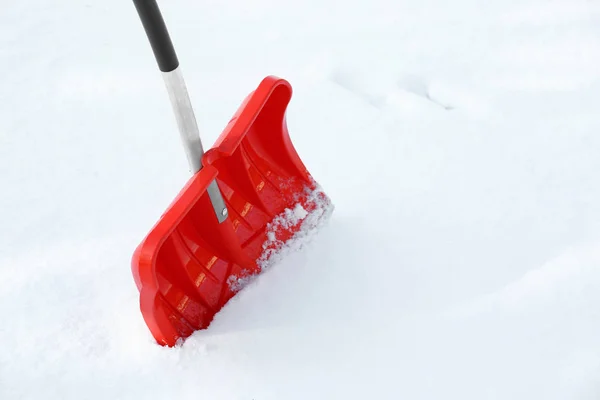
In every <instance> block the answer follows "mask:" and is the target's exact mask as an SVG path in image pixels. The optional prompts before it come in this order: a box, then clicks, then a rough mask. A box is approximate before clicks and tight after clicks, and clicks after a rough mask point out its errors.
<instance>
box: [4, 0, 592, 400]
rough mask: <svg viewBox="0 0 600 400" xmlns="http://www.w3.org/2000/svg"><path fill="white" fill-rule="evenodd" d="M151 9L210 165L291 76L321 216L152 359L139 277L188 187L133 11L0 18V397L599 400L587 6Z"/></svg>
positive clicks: (51, 11)
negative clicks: (244, 118) (261, 99)
mask: <svg viewBox="0 0 600 400" xmlns="http://www.w3.org/2000/svg"><path fill="white" fill-rule="evenodd" d="M159 5H160V6H161V8H162V10H163V14H164V17H165V20H166V23H167V26H168V27H169V29H170V32H171V36H172V39H173V43H174V45H175V48H176V50H177V52H178V56H179V59H180V62H181V68H182V72H183V75H184V77H185V78H186V81H187V83H188V89H189V93H190V96H191V99H192V103H193V105H194V110H195V112H196V115H197V118H198V125H199V127H200V131H201V136H202V140H203V143H204V144H205V147H207V148H208V147H209V146H210V145H211V144H212V143H214V141H215V140H216V139H217V138H218V136H219V135H220V133H221V131H222V129H223V128H224V127H225V126H226V125H227V122H228V121H229V119H230V118H231V117H232V115H233V114H234V112H235V110H236V109H237V107H238V106H239V104H240V102H241V101H242V100H243V99H244V98H245V97H246V96H247V95H248V93H249V92H250V91H252V90H253V89H254V88H255V87H256V85H258V83H259V82H260V80H261V79H262V78H263V77H264V76H265V75H268V74H274V75H278V76H280V77H283V78H286V79H288V80H289V81H290V83H291V84H292V86H293V88H294V95H293V98H292V101H291V103H290V105H289V108H288V111H287V124H288V128H289V132H290V136H291V139H292V142H293V144H294V146H295V148H296V150H297V152H298V154H299V155H300V157H301V158H302V161H303V162H304V164H305V165H306V166H307V168H308V170H309V171H310V173H311V174H312V176H314V178H315V179H316V180H317V181H318V182H319V184H321V185H322V187H323V188H324V190H325V192H326V194H327V195H328V196H329V198H330V199H331V201H332V202H333V203H334V204H335V212H334V213H332V214H330V215H329V216H328V218H324V219H323V220H319V221H314V222H318V223H319V224H320V223H321V222H322V221H325V220H326V221H327V223H323V224H320V225H319V224H317V225H318V226H317V227H316V228H317V229H314V230H309V231H310V232H311V233H310V235H307V236H306V237H302V236H299V237H298V240H296V241H294V242H293V246H292V247H290V248H287V247H286V248H281V249H280V251H279V252H278V253H277V254H279V255H280V257H271V258H265V260H264V261H265V263H264V265H265V266H266V267H268V268H265V270H264V273H262V274H261V275H260V276H259V277H258V278H256V279H253V280H252V281H251V282H249V283H248V284H247V285H246V286H245V287H244V288H243V290H240V291H239V293H237V295H236V296H235V297H234V298H233V299H232V300H231V301H230V302H229V303H228V304H227V306H226V307H224V308H223V310H222V311H221V312H220V313H218V314H217V315H216V317H215V319H214V321H213V323H212V324H211V326H210V327H209V328H208V329H206V330H203V331H199V332H196V333H194V334H193V335H192V336H191V337H189V338H188V339H187V340H186V341H185V342H184V343H183V344H182V345H181V346H177V347H175V348H164V347H160V346H158V345H157V344H156V343H155V342H154V341H153V339H152V337H151V335H150V333H149V331H148V329H147V327H146V326H145V324H144V322H143V319H142V316H141V314H140V312H139V297H138V292H137V289H136V287H135V284H134V282H133V277H132V275H131V270H130V260H131V256H132V252H133V250H134V249H135V247H136V246H137V245H138V243H139V242H140V240H141V239H142V238H143V237H144V236H145V235H146V233H147V232H148V230H149V229H150V228H151V226H152V225H153V224H154V223H155V221H156V220H157V219H158V218H159V217H160V215H161V213H162V212H163V211H164V209H165V208H166V207H167V205H168V204H170V203H171V201H172V200H173V198H174V196H175V195H176V194H177V193H178V192H179V190H180V189H181V188H182V187H183V185H184V184H185V182H186V181H187V180H188V179H189V173H188V167H187V160H186V158H185V153H184V152H183V149H182V147H181V144H180V142H179V134H178V133H177V127H176V122H175V119H174V117H173V114H172V111H171V107H170V104H169V100H168V95H167V93H166V90H165V88H164V85H163V82H162V78H161V76H160V73H159V71H158V68H157V67H156V64H155V61H154V59H153V55H152V51H151V49H150V46H149V45H148V43H147V40H146V37H145V34H144V31H143V29H142V26H141V24H140V22H139V20H138V17H137V14H136V12H135V8H134V6H133V4H132V3H131V2H128V1H117V0H104V1H95V2H92V1H75V0H59V1H47V0H44V1H42V0H19V1H5V2H3V4H2V7H0V227H1V228H2V229H0V320H1V321H2V323H1V324H0V399H2V400H13V399H26V400H29V399H31V400H33V399H35V400H38V399H57V400H58V399H61V400H62V399H65V400H70V399H77V400H81V399H90V400H100V399H103V400H104V399H111V400H120V399H145V400H150V399H160V400H164V399H176V400H187V399H200V398H202V399H211V400H220V399H226V400H238V399H239V400H251V399H254V400H294V399H315V400H316V399H348V400H350V399H361V400H362V399H390V400H392V399H393V400H396V399H406V400H433V399H435V400H454V399H456V400H483V399H485V400H509V399H510V400H531V399H543V400H565V399H569V400H598V399H599V398H600V341H599V338H600V183H599V182H600V180H599V178H598V176H599V175H598V174H599V171H600V135H599V134H598V132H600V113H599V112H598V105H599V104H600V46H599V45H598V44H599V43H600V3H599V2H598V1H596V0H592V1H588V0H518V1H517V0H489V1H475V0H455V1H443V0H418V1H417V0H394V1H391V0H371V1H349V2H348V1H345V2H340V1H335V0H318V1H317V0H305V1H295V2H282V1H275V0H254V1H241V0H233V1H227V2H224V1H210V0H198V1H191V0H178V1H166V0H165V1H159ZM323 211H324V214H323V216H325V215H326V214H327V210H323ZM296 212H299V214H297V213H296ZM299 215H302V210H300V209H297V210H290V211H289V215H288V217H292V218H291V221H292V222H293V221H294V220H295V218H296V217H297V216H299ZM316 215H317V216H318V214H316ZM305 221H307V223H309V222H308V221H311V215H307V219H305Z"/></svg>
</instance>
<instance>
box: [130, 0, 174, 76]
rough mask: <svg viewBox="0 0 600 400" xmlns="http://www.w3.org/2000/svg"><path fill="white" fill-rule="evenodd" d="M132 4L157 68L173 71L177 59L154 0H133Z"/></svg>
mask: <svg viewBox="0 0 600 400" xmlns="http://www.w3.org/2000/svg"><path fill="white" fill-rule="evenodd" d="M133 4H134V5H135V8H136V10H137V13H138V15H139V17H140V20H141V21H142V25H143V26H144V30H145V31H146V36H148V40H149V41H150V46H151V47H152V51H153V52H154V58H156V63H157V64H158V68H159V69H160V70H161V71H162V72H171V71H173V70H174V69H176V68H177V67H178V66H179V60H178V59H177V54H176V53H175V49H174V48H173V42H171V37H170V36H169V31H168V30H167V26H166V25H165V21H164V19H163V17H162V14H161V12H160V9H159V8H158V4H156V0H133Z"/></svg>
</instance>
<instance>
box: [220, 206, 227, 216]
mask: <svg viewBox="0 0 600 400" xmlns="http://www.w3.org/2000/svg"><path fill="white" fill-rule="evenodd" d="M227 212H228V211H227V207H225V208H224V209H223V211H221V215H222V216H226V215H227Z"/></svg>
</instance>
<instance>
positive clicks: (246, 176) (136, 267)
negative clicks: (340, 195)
mask: <svg viewBox="0 0 600 400" xmlns="http://www.w3.org/2000/svg"><path fill="white" fill-rule="evenodd" d="M291 95H292V88H291V86H290V84H289V83H288V82H287V81H285V80H283V79H279V78H276V77H272V76H269V77H267V78H265V79H264V80H263V81H262V82H261V83H260V85H259V86H258V88H257V89H256V90H255V91H253V92H252V93H251V94H250V95H249V96H248V97H247V98H246V99H245V101H244V102H243V104H242V105H241V106H240V108H239V109H238V111H237V113H236V114H235V116H234V117H233V118H232V119H231V121H230V122H229V124H228V125H227V127H226V128H225V130H224V132H223V133H222V134H221V136H220V137H219V139H218V140H217V142H216V143H215V145H214V146H213V148H211V149H210V150H209V151H207V152H206V153H205V154H204V157H203V159H202V164H203V168H202V169H201V170H200V171H199V172H198V173H196V174H195V175H194V176H193V177H192V178H191V179H190V180H189V181H188V182H187V184H186V186H185V187H184V188H183V189H182V190H181V192H180V193H179V194H178V196H177V197H176V198H175V200H174V201H173V202H172V203H171V205H170V206H169V207H168V208H167V210H166V211H165V213H164V214H163V215H162V217H161V218H160V220H159V221H158V222H157V223H156V225H155V226H154V227H153V228H152V230H151V231H150V233H149V234H148V235H147V236H146V238H145V239H144V240H143V241H142V243H141V244H140V245H139V246H138V247H137V249H136V251H135V253H134V256H133V260H132V271H133V275H134V279H135V282H136V285H137V287H138V289H139V291H140V309H141V312H142V315H143V317H144V320H145V322H146V324H147V325H148V328H149V329H150V331H151V333H152V335H153V336H154V338H155V339H156V341H157V342H158V343H160V344H162V345H167V346H173V345H175V344H176V343H177V342H178V341H179V340H181V339H184V338H186V337H188V336H189V335H191V334H192V333H193V332H194V331H196V330H198V329H203V328H206V327H207V326H208V325H209V324H210V322H211V321H212V319H213V317H214V315H215V314H216V313H217V312H218V311H219V310H220V309H221V308H222V307H223V305H225V303H227V301H228V300H229V299H230V298H231V297H232V296H234V295H235V293H236V292H237V291H238V290H239V289H241V287H243V285H244V283H245V282H246V281H247V280H248V279H249V278H250V277H252V276H255V275H256V274H258V273H259V272H260V271H261V268H262V267H263V266H264V264H265V263H267V262H268V261H269V258H270V256H271V255H272V254H274V253H276V251H277V250H278V249H280V248H281V247H282V246H284V245H285V244H286V242H287V241H288V240H290V239H291V238H292V237H293V235H294V234H296V233H297V232H299V231H300V230H301V229H304V228H305V227H306V225H307V224H308V225H314V224H315V222H316V221H318V220H320V219H321V218H323V217H324V216H326V215H327V214H328V212H330V211H331V207H330V201H329V199H328V198H327V196H326V195H325V194H324V193H323V192H322V191H320V189H319V187H318V185H317V183H316V182H315V181H314V180H313V178H312V177H311V175H310V174H309V172H308V171H307V170H306V168H305V166H304V164H303V163H302V161H301V160H300V158H299V157H298V154H297V153H296V151H295V149H294V147H293V145H292V143H291V140H290V137H289V135H288V131H287V127H286V122H285V112H286V108H287V105H288V103H289V101H290V99H291ZM214 179H216V180H217V182H218V184H219V187H220V189H221V193H222V195H223V197H224V199H225V202H226V205H227V208H228V211H229V216H228V218H227V219H226V220H225V221H224V222H222V223H219V222H218V220H217V217H216V215H215V212H214V210H213V207H212V204H211V203H210V199H209V196H208V193H207V188H208V185H209V184H210V183H211V182H212V181H213V180H214Z"/></svg>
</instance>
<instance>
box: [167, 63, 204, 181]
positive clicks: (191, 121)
mask: <svg viewBox="0 0 600 400" xmlns="http://www.w3.org/2000/svg"><path fill="white" fill-rule="evenodd" d="M162 76H163V79H164V81H165V85H166V87H167V92H168V93H169V99H170V100H171V106H172V108H173V113H174V114H175V119H176V120H177V126H178V127H179V134H180V136H181V142H182V143H183V147H184V149H185V154H186V156H187V159H188V164H189V166H190V170H191V172H192V174H195V173H196V172H198V171H200V168H202V164H201V159H202V155H203V154H204V148H203V147H202V141H201V140H200V132H199V131H198V124H197V123H196V117H195V115H194V110H193V108H192V103H191V101H190V97H189V95H188V91H187V88H186V86H185V82H184V81H183V75H182V74H181V67H177V68H175V69H174V70H173V71H170V72H163V73H162Z"/></svg>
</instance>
